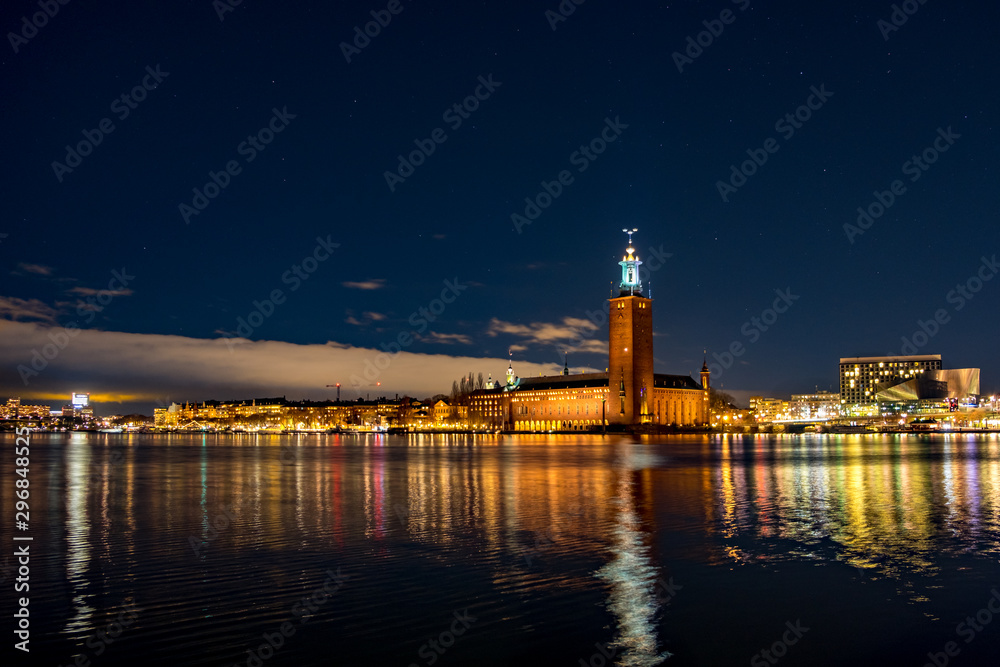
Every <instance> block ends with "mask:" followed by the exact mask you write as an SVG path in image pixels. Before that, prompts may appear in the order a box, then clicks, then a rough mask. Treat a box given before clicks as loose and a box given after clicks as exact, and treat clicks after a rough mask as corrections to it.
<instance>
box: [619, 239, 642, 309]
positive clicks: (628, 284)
mask: <svg viewBox="0 0 1000 667" xmlns="http://www.w3.org/2000/svg"><path fill="white" fill-rule="evenodd" d="M622 231H623V232H625V233H626V234H628V247H626V248H625V252H626V253H627V254H626V255H625V256H624V257H622V261H620V262H618V265H619V266H621V267H622V282H621V284H620V285H619V287H618V295H619V296H634V295H639V296H642V279H641V278H640V277H639V266H641V265H642V262H641V261H639V257H638V256H637V255H636V254H635V247H634V246H633V245H632V235H633V234H635V233H636V232H637V231H639V230H638V229H637V228H634V227H633V228H632V229H623V230H622Z"/></svg>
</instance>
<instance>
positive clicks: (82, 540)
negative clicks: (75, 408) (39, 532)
mask: <svg viewBox="0 0 1000 667" xmlns="http://www.w3.org/2000/svg"><path fill="white" fill-rule="evenodd" d="M95 486H97V485H95V484H94V483H93V482H92V480H91V477H90V445H89V444H88V443H87V441H86V437H85V436H83V435H80V434H73V436H72V438H71V440H70V443H69V445H68V446H67V451H66V579H67V581H68V582H69V585H70V588H71V589H72V596H73V601H72V606H73V612H72V614H73V615H72V616H71V617H70V618H69V619H68V620H67V622H66V627H65V630H64V632H66V633H67V634H74V633H78V632H81V631H89V629H90V627H91V617H92V616H93V614H94V608H93V607H92V606H91V605H90V604H89V598H90V597H91V596H92V593H89V592H88V589H89V587H90V582H89V581H88V579H87V568H88V566H89V565H90V546H91V544H90V518H89V516H90V515H89V513H88V511H87V506H88V500H89V498H88V496H89V495H90V494H91V493H94V491H95V490H94V488H93V487H95Z"/></svg>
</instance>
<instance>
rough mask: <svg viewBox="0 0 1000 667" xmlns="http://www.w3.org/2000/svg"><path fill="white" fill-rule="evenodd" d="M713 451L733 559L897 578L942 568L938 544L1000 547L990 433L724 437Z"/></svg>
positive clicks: (963, 549) (720, 522)
mask: <svg viewBox="0 0 1000 667" xmlns="http://www.w3.org/2000/svg"><path fill="white" fill-rule="evenodd" d="M712 450H713V455H714V456H716V457H717V458H718V461H717V464H716V467H715V471H714V474H713V486H714V488H713V489H712V498H711V500H710V501H708V504H709V507H711V506H714V507H716V508H717V509H716V510H715V516H717V517H718V519H717V520H716V521H715V522H712V523H709V524H708V526H709V531H710V532H714V533H716V534H718V535H719V536H720V537H721V538H722V540H723V543H724V546H723V552H724V553H725V555H726V557H727V558H728V559H729V560H730V561H731V562H735V563H747V562H759V561H762V560H763V561H782V560H792V559H798V558H809V559H819V560H834V561H838V560H839V561H843V562H847V563H849V564H850V565H853V566H854V567H858V568H863V569H865V570H867V571H868V572H869V573H870V574H872V575H884V576H888V577H893V578H899V577H900V576H902V575H903V574H907V573H910V574H913V573H918V574H922V575H933V574H935V573H937V572H938V571H939V567H940V566H939V564H938V561H939V558H940V556H941V554H942V549H944V550H945V552H946V553H949V552H950V553H979V554H983V553H992V554H1000V544H998V542H997V537H996V536H997V535H998V530H1000V526H998V517H1000V498H998V489H1000V476H998V472H1000V464H998V461H997V454H998V451H997V450H998V440H997V436H996V435H995V434H993V435H988V436H978V437H975V436H968V435H959V434H954V435H945V436H936V437H934V438H929V437H925V438H914V437H905V436H846V437H836V436H832V437H831V436H812V437H805V438H794V437H793V438H789V437H785V438H765V437H756V438H741V437H735V438H734V437H731V436H723V437H720V438H718V439H717V440H716V441H715V443H714V445H713V446H712ZM706 511H709V512H710V510H706ZM710 515H711V514H710ZM748 550H750V551H748Z"/></svg>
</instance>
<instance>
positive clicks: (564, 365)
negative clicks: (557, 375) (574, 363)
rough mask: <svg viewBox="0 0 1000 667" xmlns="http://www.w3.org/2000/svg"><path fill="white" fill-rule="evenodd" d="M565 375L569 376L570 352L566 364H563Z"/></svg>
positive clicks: (567, 354)
mask: <svg viewBox="0 0 1000 667" xmlns="http://www.w3.org/2000/svg"><path fill="white" fill-rule="evenodd" d="M562 374H563V375H569V352H567V353H566V363H565V364H563V372H562Z"/></svg>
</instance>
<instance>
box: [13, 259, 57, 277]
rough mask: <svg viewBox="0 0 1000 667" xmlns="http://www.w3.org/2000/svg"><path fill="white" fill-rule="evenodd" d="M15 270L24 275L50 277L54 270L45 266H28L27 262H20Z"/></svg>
mask: <svg viewBox="0 0 1000 667" xmlns="http://www.w3.org/2000/svg"><path fill="white" fill-rule="evenodd" d="M17 268H18V269H20V270H21V271H24V272H25V273H33V274H35V275H36V276H51V275H52V271H53V270H54V269H53V268H52V267H51V266H45V265H44V264H29V263H27V262H21V263H19V264H18V265H17Z"/></svg>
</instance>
